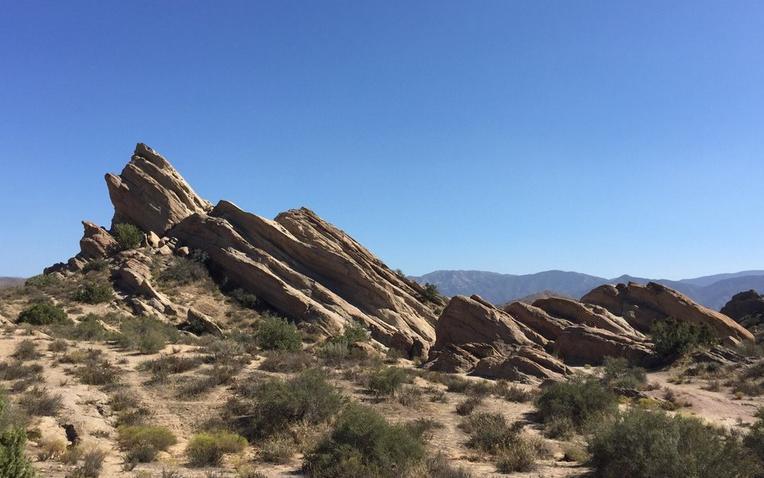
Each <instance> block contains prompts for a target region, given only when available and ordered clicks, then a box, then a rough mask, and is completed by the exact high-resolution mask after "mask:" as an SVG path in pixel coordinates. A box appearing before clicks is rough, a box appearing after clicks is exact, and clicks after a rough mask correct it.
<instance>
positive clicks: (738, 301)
mask: <svg viewBox="0 0 764 478" xmlns="http://www.w3.org/2000/svg"><path fill="white" fill-rule="evenodd" d="M721 312H722V314H724V315H726V316H728V317H731V318H732V319H734V320H735V321H736V322H740V321H741V320H742V319H743V318H745V317H752V316H764V296H762V295H761V294H759V293H758V292H756V291H755V290H753V289H752V290H748V291H745V292H739V293H737V294H735V295H733V296H732V298H731V299H730V300H729V301H728V302H727V303H726V304H725V305H724V307H722V310H721Z"/></svg>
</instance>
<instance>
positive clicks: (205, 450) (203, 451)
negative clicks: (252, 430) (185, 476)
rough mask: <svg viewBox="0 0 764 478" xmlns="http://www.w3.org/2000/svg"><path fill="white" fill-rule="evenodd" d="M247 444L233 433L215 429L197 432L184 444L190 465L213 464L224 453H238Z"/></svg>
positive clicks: (218, 461)
mask: <svg viewBox="0 0 764 478" xmlns="http://www.w3.org/2000/svg"><path fill="white" fill-rule="evenodd" d="M246 446H247V440H245V439H244V438H243V437H241V436H239V435H236V434H234V433H230V432H226V431H215V432H205V433H198V434H196V435H194V436H192V437H191V439H190V440H189V442H188V445H186V457H187V458H188V462H189V465H190V466H194V467H203V466H215V465H217V464H219V463H220V460H221V459H222V458H223V455H224V454H226V453H238V452H240V451H241V450H243V449H244V447H246Z"/></svg>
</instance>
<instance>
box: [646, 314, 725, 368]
mask: <svg viewBox="0 0 764 478" xmlns="http://www.w3.org/2000/svg"><path fill="white" fill-rule="evenodd" d="M650 335H651V336H652V339H653V342H654V343H655V352H656V353H657V354H658V356H660V357H661V359H663V360H664V361H665V362H672V361H674V360H676V359H677V358H679V357H681V356H682V355H684V354H686V353H688V352H691V351H693V350H695V349H697V348H698V347H701V346H708V345H712V344H713V343H714V342H715V340H714V336H713V334H712V333H711V331H710V330H708V328H707V327H705V326H703V327H699V326H697V325H694V324H691V323H689V322H686V321H680V320H676V319H673V318H668V319H665V320H660V321H657V322H655V323H654V324H653V326H652V328H651V329H650Z"/></svg>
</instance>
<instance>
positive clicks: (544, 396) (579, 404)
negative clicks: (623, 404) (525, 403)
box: [536, 378, 618, 431]
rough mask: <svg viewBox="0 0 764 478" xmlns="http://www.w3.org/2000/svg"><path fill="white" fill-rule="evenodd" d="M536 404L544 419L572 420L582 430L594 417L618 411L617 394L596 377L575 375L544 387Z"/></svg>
mask: <svg viewBox="0 0 764 478" xmlns="http://www.w3.org/2000/svg"><path fill="white" fill-rule="evenodd" d="M536 407H537V409H538V416H539V418H541V420H542V421H543V422H544V423H550V422H552V423H554V422H555V421H560V420H562V421H565V420H569V421H570V423H572V424H573V426H574V427H575V428H576V429H577V430H579V431H580V430H581V429H582V428H583V427H584V426H585V425H587V424H588V422H589V421H591V420H592V419H594V418H596V417H600V416H603V415H610V414H612V413H615V412H616V410H617V409H618V398H617V397H616V396H615V395H614V394H613V393H612V392H611V391H610V390H608V389H606V388H605V387H604V386H603V385H601V384H600V383H599V382H597V381H596V380H594V379H591V378H574V379H572V380H570V381H567V382H557V383H553V384H551V385H549V386H547V387H545V388H544V389H543V390H542V391H541V395H540V396H539V397H538V399H537V400H536Z"/></svg>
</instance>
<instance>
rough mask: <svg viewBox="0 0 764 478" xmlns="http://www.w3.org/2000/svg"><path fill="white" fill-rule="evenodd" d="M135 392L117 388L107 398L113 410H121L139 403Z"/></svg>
mask: <svg viewBox="0 0 764 478" xmlns="http://www.w3.org/2000/svg"><path fill="white" fill-rule="evenodd" d="M139 403H140V402H139V401H138V398H137V397H136V396H135V392H133V391H131V390H118V391H117V392H115V393H114V394H113V395H112V396H111V397H110V398H109V406H110V407H111V409H112V410H114V411H115V412H121V411H122V410H127V409H129V408H136V407H137V406H138V405H139Z"/></svg>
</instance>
